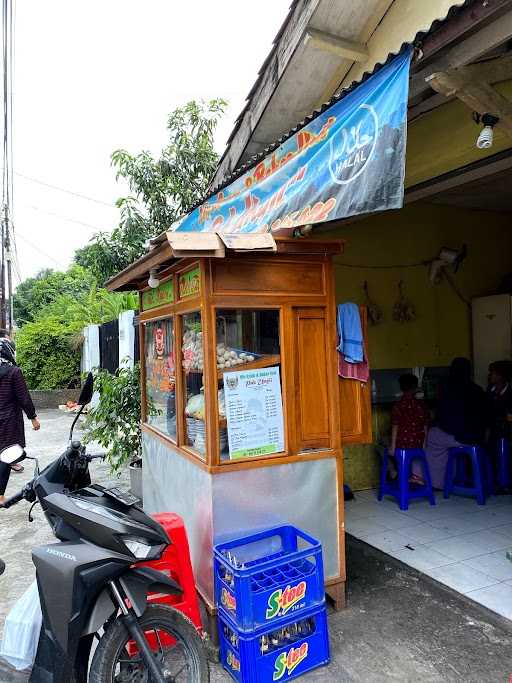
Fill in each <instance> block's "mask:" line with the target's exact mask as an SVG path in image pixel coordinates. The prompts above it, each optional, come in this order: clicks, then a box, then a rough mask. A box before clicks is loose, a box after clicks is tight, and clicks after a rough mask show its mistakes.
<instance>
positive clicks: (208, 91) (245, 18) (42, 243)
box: [12, 0, 291, 282]
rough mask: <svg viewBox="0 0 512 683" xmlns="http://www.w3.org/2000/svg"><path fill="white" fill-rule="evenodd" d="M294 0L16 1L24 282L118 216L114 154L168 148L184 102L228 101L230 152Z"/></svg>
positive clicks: (221, 140)
mask: <svg viewBox="0 0 512 683" xmlns="http://www.w3.org/2000/svg"><path fill="white" fill-rule="evenodd" d="M290 2H291V0H259V2H258V3H249V2H247V0H216V1H215V2H211V1H210V0H188V2H178V1H177V0H145V2H140V0H48V1H47V2H41V1H40V0H39V1H38V0H13V3H14V6H15V57H14V84H13V92H14V113H13V150H14V172H15V175H14V202H13V210H12V218H13V223H14V228H15V234H16V245H17V253H18V271H19V272H18V273H17V276H16V282H19V279H20V278H21V279H26V278H27V277H30V276H32V275H34V274H36V273H37V272H38V271H40V270H41V269H42V268H54V269H58V270H63V269H65V268H67V266H68V265H69V264H70V263H71V261H72V258H73V254H74V251H75V249H77V248H78V247H81V246H83V245H85V244H86V243H87V242H88V241H89V239H90V238H91V237H92V235H93V234H94V233H96V232H98V231H100V230H110V229H112V228H113V227H114V226H115V225H116V224H117V222H118V215H119V214H118V210H117V209H116V207H115V206H114V203H115V200H116V199H117V198H118V197H120V196H124V195H125V194H127V190H126V187H125V186H124V185H121V184H119V183H117V182H116V180H115V175H114V171H113V169H112V168H111V166H110V155H111V153H112V151H114V150H115V149H118V148H124V149H127V150H128V151H129V152H131V153H138V152H140V151H142V150H143V149H144V150H149V151H151V152H152V153H153V154H158V151H159V150H160V149H161V148H162V147H163V145H164V144H165V142H166V129H165V124H166V120H167V115H168V113H169V112H171V111H172V110H173V109H174V108H175V107H177V106H180V105H183V104H184V103H186V102H187V101H189V100H191V99H201V98H203V99H209V98H213V97H223V98H225V99H227V100H228V101H229V103H230V105H229V108H228V111H227V114H226V117H225V119H224V120H223V122H222V123H221V124H220V125H219V128H218V131H217V135H216V141H215V143H216V148H217V151H218V152H219V153H222V151H223V150H224V148H225V143H226V140H227V138H228V136H229V133H230V132H231V129H232V127H233V124H234V121H235V119H236V117H237V115H238V114H239V113H240V111H241V110H242V108H243V106H244V102H245V98H246V96H247V94H248V93H249V91H250V89H251V87H252V85H253V83H254V81H255V79H256V77H257V72H258V70H259V68H260V67H261V65H262V63H263V61H264V59H265V57H266V56H267V54H268V52H269V51H270V48H271V46H272V40H273V38H274V37H275V35H276V33H277V31H278V29H279V27H280V25H281V23H282V21H283V20H284V18H285V16H286V12H287V10H288V6H289V5H290ZM255 8H257V10H258V11H254V10H255ZM35 181H37V182H35ZM50 186H53V187H50ZM56 188H60V189H56ZM63 190H66V192H64V191H63ZM72 193H74V194H72ZM77 195H83V196H84V197H88V198H90V199H84V198H82V197H80V196H77ZM91 200H95V201H91Z"/></svg>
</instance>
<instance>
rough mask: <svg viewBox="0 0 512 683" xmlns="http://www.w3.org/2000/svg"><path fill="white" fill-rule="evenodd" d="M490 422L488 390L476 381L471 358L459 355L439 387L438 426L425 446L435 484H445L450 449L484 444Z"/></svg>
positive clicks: (435, 423) (441, 486)
mask: <svg viewBox="0 0 512 683" xmlns="http://www.w3.org/2000/svg"><path fill="white" fill-rule="evenodd" d="M486 423H487V402H486V396H485V391H484V390H483V389H482V388H481V387H479V386H478V385H477V384H475V383H474V382H473V381H472V379H471V363H470V361H469V360H468V359H467V358H455V359H454V360H453V361H452V363H451V365H450V372H449V375H448V377H447V378H446V380H445V381H444V382H442V383H441V385H440V387H439V397H438V403H437V410H436V415H435V421H434V426H433V427H432V429H430V430H429V433H428V437H427V443H426V446H425V453H426V455H427V461H428V464H429V469H430V476H431V478H432V484H433V485H434V487H435V488H443V485H444V477H445V472H446V463H447V462H448V452H449V449H450V448H452V447H454V446H460V445H462V444H471V445H483V444H484V441H485V431H486Z"/></svg>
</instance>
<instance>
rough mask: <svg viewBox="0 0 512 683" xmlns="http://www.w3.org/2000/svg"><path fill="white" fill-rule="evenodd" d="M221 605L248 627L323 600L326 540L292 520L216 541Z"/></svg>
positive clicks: (276, 620)
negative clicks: (269, 527)
mask: <svg viewBox="0 0 512 683" xmlns="http://www.w3.org/2000/svg"><path fill="white" fill-rule="evenodd" d="M214 572H215V598H216V603H217V607H218V608H219V610H221V611H222V612H224V613H225V614H226V616H227V618H228V620H230V621H232V623H233V624H234V625H235V627H236V628H238V629H240V630H241V631H244V632H252V631H254V630H258V629H264V628H268V627H270V626H273V625H274V624H279V623H280V622H283V621H285V620H287V619H290V617H291V616H292V615H293V616H295V615H296V614H299V613H300V612H302V611H304V610H308V609H311V608H313V607H319V606H321V605H323V604H324V603H325V588H324V571H323V563H322V546H321V545H320V543H319V542H318V541H317V540H316V539H314V538H313V537H312V536H309V535H308V534H306V533H305V532H303V531H301V530H300V529H297V528H295V527H293V526H291V525H287V526H280V527H274V528H272V529H268V530H265V531H261V532H259V533H255V534H251V535H250V536H245V537H243V538H239V539H237V540H233V541H229V542H227V543H220V544H218V545H216V546H215V551H214Z"/></svg>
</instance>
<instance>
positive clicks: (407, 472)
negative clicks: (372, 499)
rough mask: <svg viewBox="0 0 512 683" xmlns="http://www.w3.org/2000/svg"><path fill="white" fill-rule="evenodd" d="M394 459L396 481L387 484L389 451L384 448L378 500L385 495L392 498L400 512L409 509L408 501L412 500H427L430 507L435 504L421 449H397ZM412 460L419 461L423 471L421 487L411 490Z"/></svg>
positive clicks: (425, 459) (426, 463)
mask: <svg viewBox="0 0 512 683" xmlns="http://www.w3.org/2000/svg"><path fill="white" fill-rule="evenodd" d="M395 459H396V464H397V469H398V481H397V482H396V483H388V481H387V470H388V462H389V451H388V449H387V448H386V449H385V451H384V458H383V459H382V469H381V471H380V485H379V495H378V496H377V497H378V499H379V500H382V498H383V497H384V496H386V495H388V496H393V497H394V498H396V500H397V501H398V504H399V505H400V510H408V509H409V501H410V500H411V499H413V498H428V499H429V501H430V505H435V504H436V498H435V496H434V491H433V489H432V481H431V479H430V470H429V468H428V462H427V457H426V455H425V451H424V450H423V448H397V449H396V450H395ZM413 460H419V461H420V462H421V466H422V469H423V480H424V482H425V484H424V485H423V486H415V487H414V488H411V485H410V484H409V477H410V476H411V464H412V462H413Z"/></svg>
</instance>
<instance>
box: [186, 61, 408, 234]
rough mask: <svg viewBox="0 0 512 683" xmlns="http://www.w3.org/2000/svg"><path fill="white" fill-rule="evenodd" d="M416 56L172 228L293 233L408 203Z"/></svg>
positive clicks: (385, 71) (394, 64) (392, 66)
mask: <svg viewBox="0 0 512 683" xmlns="http://www.w3.org/2000/svg"><path fill="white" fill-rule="evenodd" d="M410 59H411V52H410V51H407V52H405V53H402V54H400V55H399V56H398V57H396V58H395V59H394V60H393V61H391V62H390V63H389V64H387V65H386V66H384V67H382V68H381V69H380V70H379V71H377V73H375V74H374V75H373V76H371V77H370V78H368V79H367V80H366V81H365V82H364V83H362V84H361V85H359V86H357V87H356V88H354V90H353V91H352V92H350V93H349V94H348V95H347V96H346V97H344V98H343V99H341V100H339V101H338V102H335V103H334V104H332V105H331V106H330V107H329V108H328V109H326V110H325V111H324V112H323V113H322V114H320V115H319V116H317V117H316V118H315V119H314V120H313V121H312V122H311V123H309V124H308V125H307V126H305V127H304V128H302V129H301V130H299V131H298V132H297V133H296V134H295V135H293V136H292V137H290V138H289V139H288V140H286V141H285V142H283V144H282V145H280V146H279V147H278V148H277V149H275V150H274V151H273V152H272V154H270V155H268V156H267V157H265V158H264V159H263V160H262V161H260V162H259V163H258V164H257V165H256V166H254V167H253V168H251V169H250V170H249V171H247V172H246V173H245V174H244V175H242V176H240V177H239V178H237V180H235V181H234V182H233V183H231V184H230V185H228V186H227V187H225V188H224V189H223V190H221V191H219V192H218V193H217V194H216V195H215V196H213V197H211V198H210V199H209V200H208V201H206V202H205V203H204V204H202V205H201V206H199V207H197V208H196V209H194V210H193V211H192V212H191V213H189V214H188V215H187V216H185V217H184V218H182V219H181V220H180V221H178V222H177V223H176V224H175V225H174V226H173V229H174V230H180V231H201V232H217V233H226V234H229V233H250V232H268V231H273V232H275V231H278V230H290V229H292V228H295V227H297V226H301V225H307V224H309V223H313V224H314V223H323V222H325V221H332V220H334V219H340V218H347V217H348V216H354V215H357V214H363V213H369V212H372V211H383V210H385V209H396V208H400V207H401V206H402V204H403V194H404V172H405V146H406V133H407V98H408V86H409V66H410Z"/></svg>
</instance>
